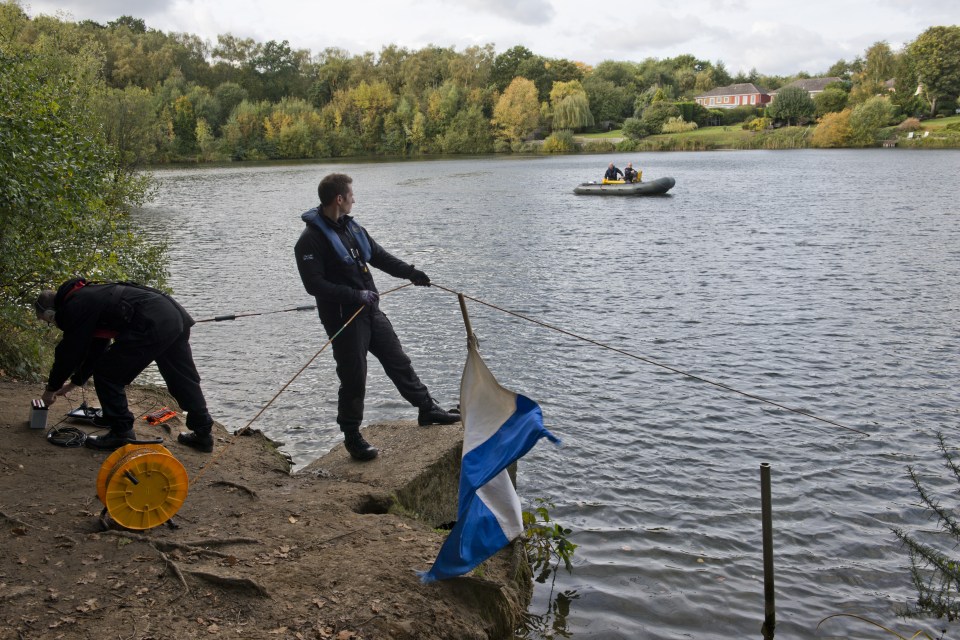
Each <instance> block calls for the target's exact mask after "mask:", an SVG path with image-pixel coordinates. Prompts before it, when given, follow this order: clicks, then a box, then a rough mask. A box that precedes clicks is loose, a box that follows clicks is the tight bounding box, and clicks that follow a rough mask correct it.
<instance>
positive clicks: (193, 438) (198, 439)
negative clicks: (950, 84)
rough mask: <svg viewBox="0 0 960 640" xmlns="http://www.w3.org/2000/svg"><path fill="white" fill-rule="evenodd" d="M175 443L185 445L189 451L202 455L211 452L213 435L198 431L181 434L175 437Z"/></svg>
mask: <svg viewBox="0 0 960 640" xmlns="http://www.w3.org/2000/svg"><path fill="white" fill-rule="evenodd" d="M177 442H179V443H180V444H184V445H187V446H188V447H190V448H191V449H196V450H197V451H200V452H202V453H212V452H213V435H211V433H210V432H209V431H207V432H206V433H203V432H200V431H190V432H188V433H181V434H180V435H178V436H177Z"/></svg>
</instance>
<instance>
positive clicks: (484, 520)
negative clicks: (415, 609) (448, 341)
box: [420, 340, 560, 582]
mask: <svg viewBox="0 0 960 640" xmlns="http://www.w3.org/2000/svg"><path fill="white" fill-rule="evenodd" d="M460 411H461V414H462V415H463V457H462V460H461V466H460V491H459V502H458V506H457V523H456V525H454V527H453V529H452V530H451V531H450V535H449V536H448V537H447V539H446V541H444V543H443V546H442V547H441V548H440V553H439V554H438V555H437V559H436V561H435V562H434V563H433V567H432V568H431V569H430V570H429V571H427V572H424V573H421V574H420V577H421V578H422V579H423V581H424V582H433V581H434V580H444V579H446V578H452V577H454V576H459V575H463V574H465V573H467V572H468V571H470V570H472V569H473V568H474V567H476V566H477V565H478V564H480V563H481V562H483V561H484V560H486V559H487V558H489V557H490V556H492V555H493V554H495V553H496V552H497V551H499V550H500V549H502V548H503V547H505V546H507V544H509V543H510V541H511V540H513V539H514V538H516V537H517V536H519V535H520V534H521V533H523V519H522V517H521V514H520V498H519V497H518V496H517V492H516V490H515V489H514V488H513V482H511V480H510V475H509V474H508V472H507V467H509V466H510V465H511V464H513V463H514V462H515V461H516V460H518V459H519V458H521V457H523V455H524V454H526V453H527V452H528V451H530V449H532V448H533V445H534V444H536V443H537V440H539V439H540V438H543V437H546V438H548V439H549V440H551V441H552V442H554V443H556V444H559V443H560V440H559V439H558V438H557V437H556V436H554V435H553V434H552V433H550V432H549V431H548V430H547V429H546V428H545V427H544V426H543V414H542V413H541V412H540V406H539V405H538V404H537V403H536V402H534V401H533V400H530V399H529V398H527V397H525V396H522V395H519V394H517V393H514V392H512V391H508V390H507V389H504V388H503V387H501V386H500V384H499V383H498V382H497V380H496V378H494V377H493V374H492V373H490V370H489V369H487V365H486V364H485V363H484V362H483V359H482V358H481V357H480V354H479V353H478V352H477V349H476V345H475V344H474V341H473V340H470V341H469V343H468V349H467V363H466V365H465V366H464V368H463V378H461V380H460Z"/></svg>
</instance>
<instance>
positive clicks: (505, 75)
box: [490, 45, 533, 92]
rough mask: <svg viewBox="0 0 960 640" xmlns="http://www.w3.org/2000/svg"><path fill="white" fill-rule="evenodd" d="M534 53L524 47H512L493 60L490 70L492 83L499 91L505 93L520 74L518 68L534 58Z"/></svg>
mask: <svg viewBox="0 0 960 640" xmlns="http://www.w3.org/2000/svg"><path fill="white" fill-rule="evenodd" d="M532 57H533V52H532V51H530V49H527V48H526V47H524V46H522V45H517V46H515V47H511V48H509V49H507V50H506V51H504V52H503V53H501V54H500V55H498V56H497V57H496V58H494V59H493V66H492V68H491V69H490V81H491V82H493V86H494V87H496V88H497V91H501V92H502V91H505V90H506V88H507V87H508V86H509V85H510V83H511V82H513V79H514V78H516V77H517V76H518V75H519V74H518V73H517V68H518V67H519V66H520V63H522V62H523V61H524V60H526V59H527V58H532Z"/></svg>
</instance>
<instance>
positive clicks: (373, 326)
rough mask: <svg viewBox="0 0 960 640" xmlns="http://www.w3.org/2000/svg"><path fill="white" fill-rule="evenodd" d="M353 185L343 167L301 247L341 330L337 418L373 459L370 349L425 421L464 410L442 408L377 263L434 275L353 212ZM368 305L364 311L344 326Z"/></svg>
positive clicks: (329, 322)
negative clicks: (384, 307) (367, 424)
mask: <svg viewBox="0 0 960 640" xmlns="http://www.w3.org/2000/svg"><path fill="white" fill-rule="evenodd" d="M352 184H353V179H352V178H350V176H347V175H345V174H342V173H331V174H330V175H328V176H326V177H324V178H323V180H321V181H320V185H319V186H318V187H317V194H318V195H319V196H320V206H319V207H316V208H313V209H310V210H309V211H307V212H305V213H304V214H303V215H302V216H301V218H302V219H303V221H304V222H305V223H306V228H305V229H304V230H303V232H302V233H301V234H300V239H299V240H297V244H296V247H295V248H294V253H295V255H296V258H297V268H298V269H299V270H300V278H301V279H302V280H303V286H304V288H305V289H306V290H307V293H309V294H310V295H312V296H314V297H315V298H316V301H317V312H318V314H319V315H320V322H321V323H322V324H323V328H324V330H325V331H326V333H327V336H331V337H332V336H334V335H336V334H337V332H338V331H340V334H339V335H337V337H336V339H335V340H333V359H334V360H335V361H336V363H337V377H338V378H339V379H340V391H339V396H338V405H337V423H338V424H339V425H340V430H341V431H342V432H343V437H344V446H345V447H346V449H347V451H348V452H349V453H350V456H351V457H352V458H353V459H355V460H372V459H374V458H376V457H377V453H378V451H377V449H376V448H375V447H373V446H372V445H370V443H368V442H367V441H366V440H364V438H363V436H361V435H360V424H361V423H362V422H363V400H364V396H365V395H366V384H367V353H368V352H369V353H372V354H373V355H374V356H375V357H376V358H377V360H379V361H380V364H381V365H382V366H383V369H384V371H385V372H386V374H387V376H388V377H389V378H390V380H391V381H392V382H393V384H394V385H395V386H396V387H397V390H398V391H399V392H400V395H401V396H403V397H404V399H406V400H407V402H409V403H410V404H411V405H413V406H415V407H417V408H418V409H419V413H418V415H417V422H418V423H419V424H420V425H421V426H427V425H431V424H453V423H454V422H457V421H458V420H460V414H459V412H456V411H445V410H444V409H442V408H441V407H440V406H439V405H438V404H437V403H436V402H435V401H434V399H433V398H432V397H431V396H430V392H429V391H428V390H427V387H426V386H425V385H424V384H423V383H422V382H421V381H420V378H419V377H417V374H416V372H415V371H414V370H413V365H412V364H411V362H410V358H408V357H407V354H406V353H404V351H403V347H402V346H401V345H400V340H399V338H397V334H396V332H394V330H393V325H391V324H390V321H389V320H388V319H387V316H385V315H384V314H383V313H382V312H381V311H380V308H379V306H378V301H379V299H380V296H379V294H378V293H377V287H376V285H375V284H374V282H373V275H372V274H371V273H370V267H376V268H377V269H380V270H381V271H384V272H385V273H388V274H390V275H392V276H394V277H395V278H403V279H407V280H410V281H411V282H412V283H413V284H415V285H417V286H421V287H429V286H430V278H429V277H427V274H425V273H424V272H423V271H421V270H419V269H417V268H415V267H414V266H413V265H411V264H407V263H406V262H404V261H403V260H400V259H399V258H397V257H395V256H393V255H391V254H390V253H389V252H387V251H386V250H385V249H383V248H382V247H381V246H380V245H379V244H377V243H376V242H375V241H374V240H373V238H371V237H370V235H369V234H368V233H367V231H366V229H364V228H363V227H361V226H360V225H359V224H357V222H356V221H355V220H354V219H353V217H352V216H350V212H351V210H352V209H353V204H354V198H353V187H352V186H351V185H352ZM360 307H364V310H363V311H362V312H361V313H360V314H359V315H358V316H357V317H356V318H354V320H353V321H352V322H351V323H350V324H349V325H347V326H346V328H344V323H346V322H347V321H348V320H349V319H350V317H351V316H352V315H353V314H354V313H355V312H356V311H357V309H358V308H360ZM341 329H342V331H341Z"/></svg>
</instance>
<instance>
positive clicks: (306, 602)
mask: <svg viewBox="0 0 960 640" xmlns="http://www.w3.org/2000/svg"><path fill="white" fill-rule="evenodd" d="M39 393H40V387H39V386H38V385H23V384H19V383H16V382H12V381H9V380H6V379H2V378H0V428H2V429H3V440H2V443H0V540H2V544H0V638H4V639H5V638H71V639H72V638H91V639H96V640H103V639H105V638H124V639H141V640H146V639H151V638H156V639H160V638H164V639H165V638H216V637H230V638H270V639H281V640H282V639H285V638H321V639H328V638H336V639H337V640H350V639H359V638H364V639H373V638H376V639H380V638H411V639H412V638H416V639H418V640H419V639H430V638H458V639H460V638H503V637H510V634H511V632H512V629H513V628H514V627H515V626H516V625H517V623H518V621H519V616H520V614H521V612H522V610H523V609H524V608H525V606H526V604H527V602H528V600H529V585H530V579H529V569H528V567H527V565H526V563H525V562H523V561H522V553H521V551H520V547H519V546H517V547H515V548H510V547H508V549H506V550H504V551H502V552H501V553H500V554H498V555H497V556H495V557H494V558H492V559H491V560H490V561H488V562H487V563H485V564H484V565H483V566H482V567H481V568H480V570H478V571H477V572H475V575H474V576H473V577H468V578H460V579H456V580H450V581H444V582H440V583H434V584H429V585H424V584H421V583H420V581H419V579H418V578H417V576H416V574H415V573H414V572H415V571H416V570H425V569H427V568H429V566H430V564H431V563H432V562H433V559H434V558H435V557H436V553H437V551H438V550H439V547H440V544H441V543H442V541H443V539H444V533H443V532H440V531H436V530H434V529H433V527H434V526H437V525H439V524H441V523H446V522H450V521H451V520H452V519H453V514H455V509H456V506H455V501H456V473H458V465H459V451H460V445H461V441H462V429H461V428H460V425H454V426H452V427H428V428H426V429H429V434H428V435H429V437H425V435H427V434H426V433H425V428H422V427H417V426H416V424H415V423H410V422H397V423H389V424H382V425H374V426H372V427H370V428H368V429H367V430H365V434H366V437H367V438H368V439H369V440H371V441H373V442H375V443H376V444H377V446H379V447H381V451H382V454H381V456H380V458H378V459H377V460H375V461H373V462H371V463H365V464H360V463H355V462H353V461H352V460H350V458H349V456H347V454H346V452H345V451H344V450H343V448H342V447H341V446H338V447H336V448H335V449H334V450H333V451H331V452H330V453H329V454H328V455H326V456H324V457H323V458H321V459H319V460H317V461H315V462H313V463H312V464H310V465H309V466H308V467H307V468H305V469H304V470H303V471H301V472H299V473H297V474H294V475H291V474H290V473H289V467H288V464H287V460H286V459H285V457H284V456H283V455H281V454H280V453H279V452H278V451H277V450H276V449H275V447H274V446H273V444H272V443H271V442H270V441H269V440H268V439H266V438H265V437H263V436H262V435H261V434H259V433H258V432H253V433H251V434H250V435H246V436H235V435H232V434H228V433H227V432H226V431H224V430H223V429H222V427H220V426H219V425H217V430H216V431H215V435H216V436H217V444H216V449H215V451H214V454H213V455H207V454H201V453H197V452H194V451H192V450H189V449H187V448H185V447H182V446H180V445H179V444H177V443H176V434H177V433H178V432H179V431H180V430H182V429H184V427H183V426H182V423H181V419H180V418H179V417H178V418H175V419H173V420H171V421H169V422H166V423H164V424H163V425H161V426H159V427H153V426H150V425H148V424H147V423H146V422H143V421H138V426H137V431H138V433H139V434H140V435H141V436H154V435H160V436H162V437H163V440H164V446H165V447H167V449H168V450H169V451H170V453H171V454H172V455H173V456H174V457H176V458H177V459H178V460H179V461H180V462H181V463H182V464H183V465H184V467H185V469H186V472H187V474H188V476H189V478H190V480H191V484H190V490H189V494H188V496H187V499H186V501H185V502H184V503H183V506H182V507H181V508H180V510H179V511H178V512H177V514H176V515H175V516H174V517H173V518H172V519H171V520H170V521H168V522H167V523H165V524H161V525H160V526H157V527H154V528H152V529H148V530H145V531H140V532H133V531H125V530H118V529H109V530H106V531H104V530H102V527H101V523H100V519H99V518H98V516H100V514H101V511H102V509H103V505H102V504H101V503H100V501H99V499H98V498H97V491H96V483H97V478H98V474H99V473H100V467H101V465H102V463H103V461H104V460H105V459H106V457H107V456H108V453H104V452H97V451H93V450H90V449H85V448H64V447H59V446H54V445H52V444H50V443H48V442H47V441H46V438H45V433H46V432H45V431H44V430H33V429H30V428H29V425H28V420H29V414H30V406H31V404H30V403H31V400H32V399H33V398H34V397H37V396H38V395H39ZM131 403H132V409H133V411H134V412H141V413H145V412H147V411H150V410H153V409H156V408H159V407H160V406H164V405H167V406H173V407H174V408H175V405H174V404H172V403H171V401H170V400H169V399H168V398H167V397H166V396H164V395H162V394H160V393H158V392H156V391H152V390H145V389H137V390H134V391H133V392H132V393H131ZM75 404H77V403H70V402H69V401H67V402H65V401H64V400H62V399H61V400H60V401H59V402H58V403H57V404H56V405H54V407H52V408H51V410H50V417H49V421H48V427H49V426H53V424H54V423H55V422H57V421H59V420H60V417H62V415H63V414H64V412H65V411H67V410H69V409H71V408H74V405H75ZM68 425H69V426H81V427H84V428H85V429H88V430H89V429H90V427H86V426H85V425H83V424H79V425H77V424H73V423H70V422H69V421H68V422H65V423H63V425H62V426H68ZM204 465H206V466H204ZM171 523H173V524H176V525H177V526H178V528H173V527H171V526H169V525H170V524H171ZM477 576H482V577H477ZM518 576H519V577H518Z"/></svg>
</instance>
